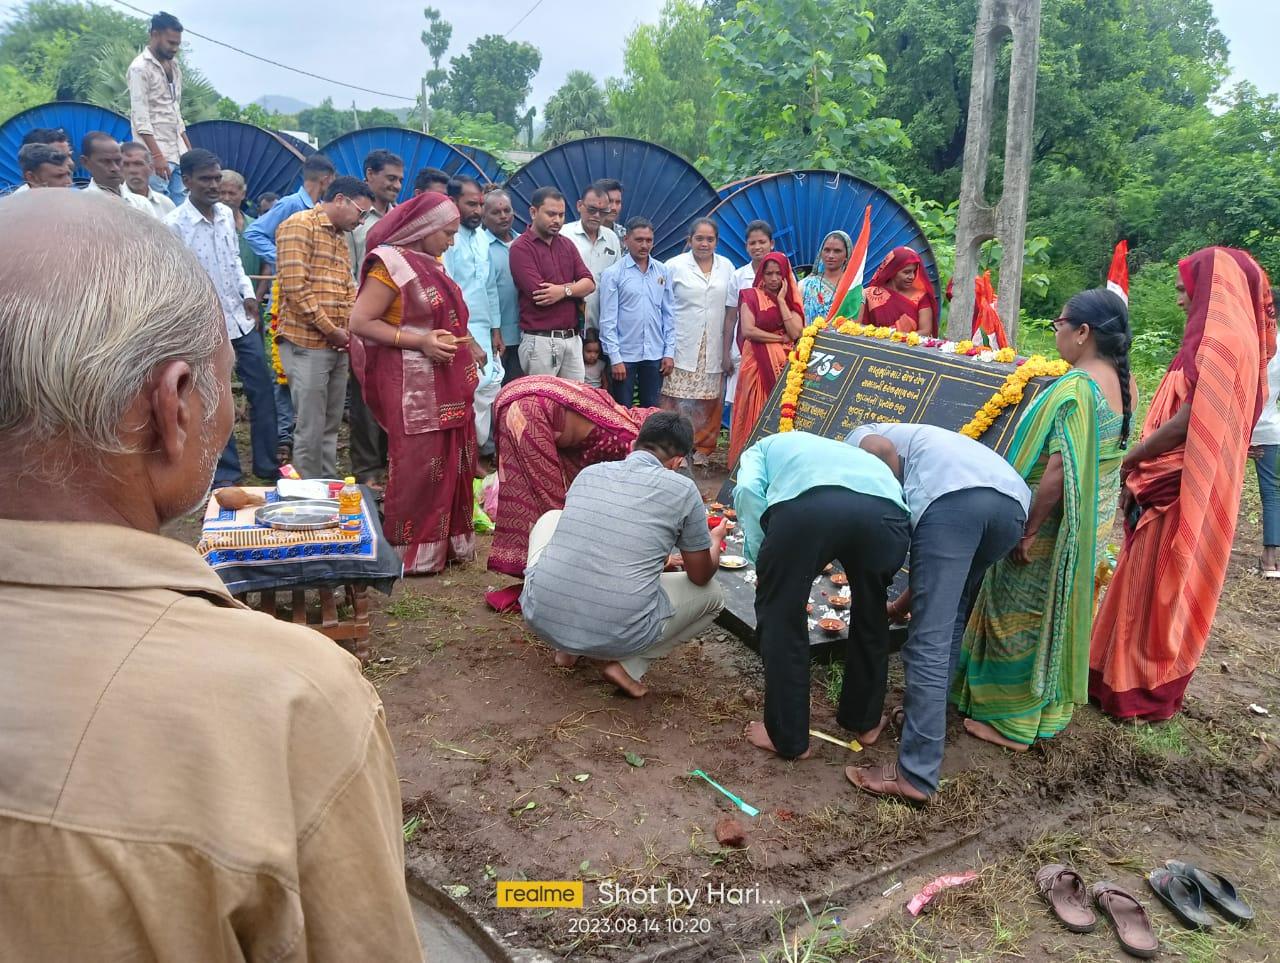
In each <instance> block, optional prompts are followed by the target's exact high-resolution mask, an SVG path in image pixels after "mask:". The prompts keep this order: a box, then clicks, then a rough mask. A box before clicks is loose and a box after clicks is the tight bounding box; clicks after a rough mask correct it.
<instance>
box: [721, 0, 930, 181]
mask: <svg viewBox="0 0 1280 963" xmlns="http://www.w3.org/2000/svg"><path fill="white" fill-rule="evenodd" d="M735 16H736V19H734V20H730V21H729V22H727V23H726V24H725V25H724V27H723V29H722V32H721V33H720V35H719V36H715V37H712V38H711V42H710V43H709V44H708V45H707V53H708V57H709V59H710V60H711V63H712V66H713V67H714V69H715V70H716V71H717V72H718V74H719V83H718V89H717V91H716V95H715V106H716V123H715V125H714V126H713V127H712V129H711V136H710V147H711V157H712V161H711V163H710V164H709V165H708V166H709V167H710V169H711V170H712V172H713V173H714V174H715V175H717V176H718V177H719V178H720V180H721V181H730V180H734V179H735V178H738V177H742V176H745V175H748V174H754V173H757V172H759V171H766V170H785V169H788V168H793V167H820V168H826V169H830V170H845V171H849V172H851V173H855V174H861V175H863V176H867V177H869V178H870V179H872V180H875V181H879V182H881V183H887V182H890V180H891V173H892V168H893V163H892V161H893V158H894V157H895V156H896V155H897V154H898V153H900V152H901V151H902V150H904V149H905V148H906V147H907V146H908V143H907V140H906V138H905V137H904V136H903V133H902V128H901V124H900V123H899V122H898V121H897V120H893V119H889V118H886V117H879V116H876V89H877V88H879V87H881V86H883V84H884V77H885V66H884V61H883V60H882V59H881V58H880V56H879V55H878V54H875V53H871V52H870V51H869V49H868V43H869V41H870V38H871V28H872V19H873V17H872V14H871V12H870V10H868V8H867V6H866V3H865V0H794V2H792V3H789V4H786V5H783V4H777V3H771V2H769V0H741V2H740V3H739V4H738V7H737V12H736V14H735Z"/></svg>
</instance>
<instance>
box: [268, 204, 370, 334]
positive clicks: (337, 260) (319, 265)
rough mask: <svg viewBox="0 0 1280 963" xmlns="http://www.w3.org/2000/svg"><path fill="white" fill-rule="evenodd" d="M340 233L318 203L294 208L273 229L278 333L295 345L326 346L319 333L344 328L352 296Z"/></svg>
mask: <svg viewBox="0 0 1280 963" xmlns="http://www.w3.org/2000/svg"><path fill="white" fill-rule="evenodd" d="M344 235H345V232H344V231H339V230H338V229H337V228H335V227H334V226H333V223H332V222H331V221H330V220H329V218H328V216H327V215H326V214H325V212H324V209H323V208H321V207H313V208H310V209H309V210H305V211H299V212H298V213H297V214H294V215H293V216H291V217H290V218H289V219H288V220H286V221H285V222H284V223H283V224H281V225H280V227H279V229H278V230H277V231H276V255H277V257H278V259H279V260H278V262H277V264H276V274H277V277H278V278H279V280H280V294H281V298H280V302H281V303H280V336H281V337H282V338H284V339H285V340H286V341H292V342H293V343H294V344H296V345H297V346H298V347H299V348H327V347H329V346H330V345H329V342H328V341H327V340H325V337H324V335H325V332H329V331H333V330H334V329H335V328H346V326H347V322H348V321H349V320H350V318H351V306H352V304H354V303H355V300H356V282H355V280H354V279H353V278H352V277H351V252H350V250H349V249H348V248H347V239H346V237H345V236H344Z"/></svg>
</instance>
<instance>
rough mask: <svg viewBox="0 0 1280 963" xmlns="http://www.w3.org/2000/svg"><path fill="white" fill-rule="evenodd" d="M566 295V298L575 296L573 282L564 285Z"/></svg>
mask: <svg viewBox="0 0 1280 963" xmlns="http://www.w3.org/2000/svg"><path fill="white" fill-rule="evenodd" d="M564 296H565V297H566V298H571V297H573V285H572V284H566V285H565V286H564Z"/></svg>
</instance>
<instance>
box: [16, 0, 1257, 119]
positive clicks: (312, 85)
mask: <svg viewBox="0 0 1280 963" xmlns="http://www.w3.org/2000/svg"><path fill="white" fill-rule="evenodd" d="M107 2H109V0H107ZM131 2H133V3H134V4H135V5H136V6H139V7H146V8H148V9H153V8H154V7H152V4H159V3H163V4H164V6H165V9H167V10H169V11H170V12H171V13H174V14H177V16H178V17H179V18H180V19H181V20H182V21H183V22H184V24H185V25H186V26H187V27H188V28H189V29H190V30H195V31H198V32H200V33H203V34H205V35H206V36H209V37H214V38H216V39H218V40H221V41H223V42H225V43H229V44H233V45H235V46H237V47H241V48H243V49H245V50H248V51H250V52H252V53H256V54H260V55H262V56H265V57H269V58H271V59H273V60H277V61H279V62H281V63H284V64H288V65H290V66H293V67H298V68H301V69H303V70H307V71H310V72H312V73H316V74H321V75H323V76H325V77H330V78H333V79H336V80H341V81H345V82H347V83H351V84H357V85H359V86H362V87H369V88H373V89H376V90H381V91H386V92H388V93H393V94H400V95H402V96H404V97H408V98H412V97H413V96H414V95H415V94H416V93H417V90H418V84H419V81H420V78H421V76H422V73H423V70H424V66H425V62H426V50H425V49H424V48H423V46H422V44H421V42H420V41H419V39H418V38H419V34H420V33H421V31H422V27H423V25H424V21H423V19H422V7H423V5H424V3H425V2H427V0H381V2H377V3H357V4H353V5H351V6H350V7H349V8H347V10H345V11H343V12H340V13H339V12H334V13H329V12H324V13H322V12H321V10H323V9H324V5H321V4H317V3H315V2H314V0H273V2H270V3H263V2H262V0H222V2H220V3H216V4H210V3H204V2H201V3H197V2H195V0H147V2H143V0H131ZM13 5H14V6H16V3H15V4H13ZM434 5H435V6H436V7H437V8H438V9H439V10H440V11H441V12H442V13H443V15H444V17H445V19H446V20H448V21H449V22H450V23H452V24H453V44H452V47H451V49H450V51H449V56H452V55H454V54H458V53H462V52H464V51H465V50H466V47H467V44H469V43H470V42H471V41H472V40H474V39H475V38H476V37H479V36H482V35H484V34H487V33H499V34H506V35H508V36H509V39H512V40H525V41H528V42H530V43H532V44H534V45H535V46H537V47H538V49H540V50H541V51H542V69H541V70H540V71H539V73H538V75H537V77H535V78H534V81H533V93H532V95H531V96H530V99H529V103H531V104H534V105H535V106H537V108H538V113H539V115H541V113H542V108H543V106H544V105H545V104H546V101H547V97H549V96H550V95H551V94H552V93H553V92H554V91H555V89H556V88H557V87H559V86H560V83H561V82H562V81H563V80H564V77H565V75H566V74H567V73H568V72H569V71H570V70H573V69H583V70H588V71H590V72H591V73H593V74H595V75H596V77H597V78H600V79H603V78H604V77H608V76H617V75H620V74H621V72H622V44H623V40H624V38H625V37H626V35H627V34H628V33H629V32H630V31H631V30H632V28H633V27H635V25H636V24H638V23H642V22H653V21H655V20H657V17H658V11H659V10H660V9H661V6H662V2H661V0H625V2H617V0H603V2H602V0H479V2H477V0H443V2H441V0H434ZM535 7H536V9H534V8H535ZM11 9H12V7H11V6H10V4H9V3H7V2H6V3H4V6H0V18H2V17H4V15H5V14H6V13H8V12H9V10H11ZM336 9H338V8H337V7H336V5H335V6H330V7H329V10H334V11H336ZM531 9H532V13H530V10H531ZM1214 9H1215V11H1216V13H1217V15H1218V19H1219V21H1220V24H1221V28H1222V30H1223V32H1224V33H1225V34H1226V36H1227V39H1228V40H1229V41H1230V43H1231V62H1232V66H1233V67H1234V68H1235V72H1236V75H1237V76H1239V77H1242V78H1244V79H1248V80H1251V81H1253V82H1254V83H1255V84H1257V85H1258V87H1260V88H1261V89H1262V90H1264V91H1266V92H1268V93H1280V56H1277V53H1276V38H1277V36H1278V35H1280V32H1278V31H1280V4H1277V2H1276V0H1214ZM366 12H367V13H368V15H369V20H368V24H367V27H366V28H365V30H364V31H363V33H361V32H360V31H359V29H358V28H355V27H354V23H355V22H356V21H357V19H358V18H359V17H360V16H361V15H362V14H364V13H366ZM526 14H528V16H526ZM522 18H524V19H523V20H522ZM186 43H187V44H188V45H189V46H190V48H191V52H192V60H193V62H194V63H196V64H197V65H198V66H199V67H200V68H201V69H202V70H203V71H204V72H205V74H206V75H207V76H208V77H209V79H210V80H212V81H213V83H214V85H215V86H216V87H217V88H218V89H219V90H220V91H221V92H222V93H224V94H226V95H228V96H230V97H232V98H233V99H235V100H238V101H240V102H242V103H247V102H249V101H252V100H256V99H257V98H258V97H261V96H262V95H264V94H283V95H287V96H290V97H296V98H298V99H299V100H303V101H307V102H308V103H312V104H315V103H319V102H320V101H321V100H322V99H323V98H324V97H326V96H332V97H333V99H334V103H335V104H338V105H341V106H349V105H350V104H351V102H352V101H353V100H354V101H355V102H356V103H357V104H358V105H359V106H360V107H371V106H375V105H381V106H388V107H391V106H407V105H411V103H412V101H411V100H393V99H390V98H387V97H379V96H376V95H373V94H366V93H360V92H358V91H353V90H349V89H346V88H343V87H340V86H337V85H335V84H329V83H325V82H323V81H319V80H314V79H312V78H310V77H303V76H300V75H298V74H294V73H290V72H288V71H284V70H280V69H278V68H276V67H272V66H270V65H268V64H264V63H260V62H258V61H255V60H250V59H248V58H246V57H244V56H241V55H240V54H237V53H235V52H233V51H230V50H227V49H225V48H223V47H218V46H215V45H214V44H210V43H208V42H207V41H204V40H201V39H199V38H197V37H193V36H191V35H190V34H188V35H187V38H186ZM447 61H448V57H446V58H445V62H446V64H447Z"/></svg>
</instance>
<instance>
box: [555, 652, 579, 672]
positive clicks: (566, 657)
mask: <svg viewBox="0 0 1280 963" xmlns="http://www.w3.org/2000/svg"><path fill="white" fill-rule="evenodd" d="M577 664H578V657H577V656H576V655H570V654H569V653H568V652H557V653H556V665H558V666H560V668H562V669H572V668H573V667H574V666H575V665H577Z"/></svg>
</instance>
